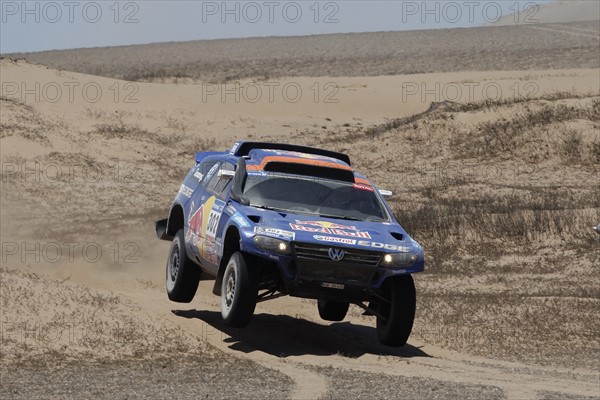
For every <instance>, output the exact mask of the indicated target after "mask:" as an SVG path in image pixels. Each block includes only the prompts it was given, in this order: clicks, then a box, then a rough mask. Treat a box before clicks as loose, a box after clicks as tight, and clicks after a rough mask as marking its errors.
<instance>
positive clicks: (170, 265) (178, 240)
mask: <svg viewBox="0 0 600 400" xmlns="http://www.w3.org/2000/svg"><path fill="white" fill-rule="evenodd" d="M199 282H200V268H199V267H198V266H197V265H195V264H194V263H193V262H192V260H190V259H189V258H188V256H187V254H186V252H185V242H184V239H183V229H180V230H179V231H177V233H176V234H175V237H174V238H173V242H171V249H170V250H169V259H168V260H167V282H166V287H167V295H168V296H169V300H171V301H176V302H178V303H189V302H190V301H192V299H193V298H194V295H195V294H196V291H197V290H198V283H199Z"/></svg>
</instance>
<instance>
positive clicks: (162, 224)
mask: <svg viewBox="0 0 600 400" xmlns="http://www.w3.org/2000/svg"><path fill="white" fill-rule="evenodd" d="M167 222H168V220H167V219H161V220H160V221H156V225H155V229H156V237H158V238H159V239H160V240H168V241H172V240H173V236H169V235H168V234H167Z"/></svg>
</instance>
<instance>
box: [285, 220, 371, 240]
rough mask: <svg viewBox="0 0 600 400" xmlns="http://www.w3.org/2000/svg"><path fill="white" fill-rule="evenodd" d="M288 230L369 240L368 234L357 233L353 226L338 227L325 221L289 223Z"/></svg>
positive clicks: (338, 225)
mask: <svg viewBox="0 0 600 400" xmlns="http://www.w3.org/2000/svg"><path fill="white" fill-rule="evenodd" d="M290 228H292V229H293V230H295V231H302V232H310V233H323V234H328V235H337V236H347V237H352V238H359V239H371V235H369V232H363V231H359V230H358V229H357V228H356V227H355V226H348V225H340V224H336V223H335V222H327V221H298V220H296V223H295V224H293V223H290Z"/></svg>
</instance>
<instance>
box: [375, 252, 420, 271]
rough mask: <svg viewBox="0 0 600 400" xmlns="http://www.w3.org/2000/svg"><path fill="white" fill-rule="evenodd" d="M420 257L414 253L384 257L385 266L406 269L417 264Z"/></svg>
mask: <svg viewBox="0 0 600 400" xmlns="http://www.w3.org/2000/svg"><path fill="white" fill-rule="evenodd" d="M417 258H418V256H417V255H416V254H414V253H393V254H386V255H384V256H383V263H382V264H383V266H384V267H389V268H406V267H410V266H412V265H413V264H414V263H415V262H417Z"/></svg>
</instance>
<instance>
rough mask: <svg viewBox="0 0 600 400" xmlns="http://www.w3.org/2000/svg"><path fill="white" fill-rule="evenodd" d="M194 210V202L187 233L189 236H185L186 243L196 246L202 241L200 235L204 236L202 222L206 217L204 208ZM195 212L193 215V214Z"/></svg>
mask: <svg viewBox="0 0 600 400" xmlns="http://www.w3.org/2000/svg"><path fill="white" fill-rule="evenodd" d="M193 210H194V202H192V206H191V207H190V216H189V218H188V224H189V228H188V231H187V235H186V236H185V241H186V242H190V241H191V242H192V244H193V245H194V246H196V245H197V244H198V242H199V241H200V235H201V234H202V222H203V215H204V206H202V207H200V208H199V209H197V210H196V211H195V212H194V211H193ZM192 212H193V214H192Z"/></svg>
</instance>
